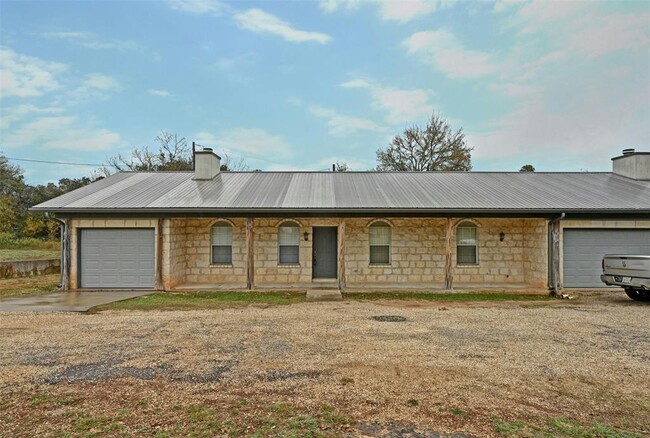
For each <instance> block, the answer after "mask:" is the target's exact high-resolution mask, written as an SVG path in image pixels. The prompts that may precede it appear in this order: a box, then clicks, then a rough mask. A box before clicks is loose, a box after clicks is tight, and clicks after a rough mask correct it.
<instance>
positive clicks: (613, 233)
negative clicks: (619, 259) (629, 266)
mask: <svg viewBox="0 0 650 438" xmlns="http://www.w3.org/2000/svg"><path fill="white" fill-rule="evenodd" d="M563 245H564V251H563V256H564V286H565V287H606V286H605V284H604V283H602V282H601V281H600V274H602V265H601V260H602V258H603V256H604V255H605V254H648V255H650V230H639V229H636V230H632V229H626V230H621V229H618V230H617V229H565V230H564V244H563Z"/></svg>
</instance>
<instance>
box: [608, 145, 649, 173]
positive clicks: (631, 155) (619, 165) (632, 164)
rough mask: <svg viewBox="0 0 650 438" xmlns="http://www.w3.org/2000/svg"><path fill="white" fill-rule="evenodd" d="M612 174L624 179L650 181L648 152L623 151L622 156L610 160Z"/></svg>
mask: <svg viewBox="0 0 650 438" xmlns="http://www.w3.org/2000/svg"><path fill="white" fill-rule="evenodd" d="M612 172H613V173H615V174H616V175H621V176H624V177H626V178H632V179H637V180H644V181H648V180H650V152H636V151H635V150H634V149H623V152H622V155H620V156H618V157H614V158H612Z"/></svg>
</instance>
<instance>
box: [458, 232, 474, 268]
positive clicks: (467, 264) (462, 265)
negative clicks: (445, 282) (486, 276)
mask: <svg viewBox="0 0 650 438" xmlns="http://www.w3.org/2000/svg"><path fill="white" fill-rule="evenodd" d="M460 228H473V229H474V245H461V244H460V243H459V242H458V230H459V229H460ZM458 247H464V248H471V247H474V260H475V261H474V263H461V262H459V261H458ZM478 256H479V252H478V225H476V224H475V223H474V222H472V221H468V220H465V221H462V222H460V223H459V224H458V225H457V226H456V266H461V267H464V266H466V267H472V266H478V265H479V258H478Z"/></svg>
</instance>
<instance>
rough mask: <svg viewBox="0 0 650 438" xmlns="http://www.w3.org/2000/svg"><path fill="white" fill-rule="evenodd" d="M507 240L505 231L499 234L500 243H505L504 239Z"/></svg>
mask: <svg viewBox="0 0 650 438" xmlns="http://www.w3.org/2000/svg"><path fill="white" fill-rule="evenodd" d="M505 238H506V233H504V232H503V231H501V232H500V233H499V242H503V239H505Z"/></svg>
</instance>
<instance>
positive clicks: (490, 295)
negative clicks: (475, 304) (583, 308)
mask: <svg viewBox="0 0 650 438" xmlns="http://www.w3.org/2000/svg"><path fill="white" fill-rule="evenodd" d="M343 299H344V300H352V301H371V300H422V301H544V300H554V299H555V298H552V297H550V296H548V295H529V294H521V293H503V292H476V293H465V292H463V293H461V292H459V293H436V292H434V293H429V292H351V293H344V294H343Z"/></svg>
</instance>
